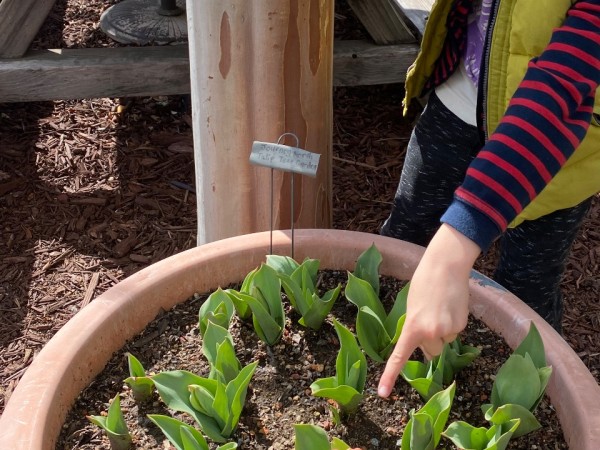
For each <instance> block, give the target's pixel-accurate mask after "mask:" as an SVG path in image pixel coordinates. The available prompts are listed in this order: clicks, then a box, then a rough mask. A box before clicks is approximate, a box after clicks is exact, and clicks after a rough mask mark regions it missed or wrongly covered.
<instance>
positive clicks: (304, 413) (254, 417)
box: [56, 271, 568, 450]
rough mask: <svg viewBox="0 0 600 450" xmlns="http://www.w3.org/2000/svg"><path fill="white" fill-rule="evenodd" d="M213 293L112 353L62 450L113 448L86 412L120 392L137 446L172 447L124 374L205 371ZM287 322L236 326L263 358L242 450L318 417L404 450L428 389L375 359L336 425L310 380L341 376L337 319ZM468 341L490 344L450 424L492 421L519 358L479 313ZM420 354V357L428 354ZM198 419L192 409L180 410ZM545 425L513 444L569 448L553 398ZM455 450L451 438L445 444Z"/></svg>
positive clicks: (279, 439)
mask: <svg viewBox="0 0 600 450" xmlns="http://www.w3.org/2000/svg"><path fill="white" fill-rule="evenodd" d="M346 279H347V275H346V272H338V271H323V272H321V283H320V287H321V288H322V289H323V290H327V289H331V288H333V287H335V286H336V285H337V284H338V283H339V282H341V283H342V284H345V282H346ZM402 285H403V283H401V282H399V281H397V280H395V279H391V278H387V277H382V285H381V298H382V300H383V301H384V304H386V303H387V305H386V306H388V307H391V303H392V302H393V301H394V299H395V297H396V294H397V292H398V291H399V290H400V288H401V287H402ZM207 296H208V294H203V295H196V296H195V297H194V298H192V299H190V300H188V301H187V302H184V303H182V304H180V305H177V306H176V307H175V308H173V309H172V310H171V311H168V312H165V313H164V314H162V315H161V316H160V317H158V318H157V319H156V320H155V321H154V322H152V323H151V324H149V325H148V327H147V328H146V329H145V330H144V332H143V333H141V334H140V335H139V336H138V337H137V338H135V339H133V340H132V341H130V342H129V343H128V344H127V345H126V346H125V347H124V348H123V349H122V350H121V351H120V352H118V353H116V354H115V355H113V357H112V359H111V360H110V361H109V363H108V364H107V366H106V368H105V370H104V371H103V372H102V373H101V374H100V375H98V376H97V377H96V378H95V379H94V381H93V382H92V383H91V384H90V385H89V386H88V387H87V388H86V389H85V390H84V391H83V392H82V394H81V395H80V396H79V398H78V399H77V401H76V403H75V405H74V407H73V408H72V410H71V411H70V413H69V414H68V417H67V420H66V422H65V424H64V426H63V430H62V433H61V436H60V438H59V441H58V444H57V446H56V448H57V449H82V450H90V449H109V448H110V446H109V443H108V439H107V438H106V437H105V436H104V434H103V432H102V431H101V430H100V429H99V428H97V427H96V426H94V425H92V424H91V423H89V422H88V421H87V420H86V418H85V416H86V415H90V414H93V415H98V414H101V413H103V412H106V411H107V409H108V402H109V400H110V399H112V398H113V397H114V396H115V395H116V394H117V393H121V406H122V409H123V411H124V414H125V417H126V421H127V423H128V426H129V429H130V431H131V433H132V435H133V441H134V448H136V449H169V448H172V447H169V445H168V441H167V440H166V438H165V437H164V436H163V435H162V433H161V432H160V430H158V428H157V427H156V426H155V425H154V424H153V423H151V422H150V420H149V419H147V417H146V414H156V413H158V414H170V413H169V411H167V409H166V408H165V406H164V405H163V404H162V402H161V401H160V399H159V397H158V396H157V395H155V396H154V397H153V398H152V399H151V400H150V401H149V402H147V403H145V404H136V403H135V401H134V400H133V396H132V394H131V392H130V391H129V388H128V386H127V385H125V384H124V383H123V380H124V379H125V378H126V377H127V376H128V373H127V359H126V352H131V353H132V354H134V355H135V356H136V357H137V358H138V359H139V360H140V361H141V362H142V364H144V367H145V368H146V370H147V371H148V372H154V373H157V372H161V371H164V370H176V369H184V370H189V371H191V372H194V373H196V374H199V375H202V376H205V375H207V374H208V369H209V368H208V363H207V362H206V359H205V357H204V355H203V354H202V351H201V346H202V342H201V339H200V336H199V334H198V329H197V320H198V310H199V308H200V305H201V304H202V302H203V301H204V300H205V299H206V298H207ZM356 312H357V311H356V307H355V306H354V305H353V304H351V303H349V302H348V301H347V300H346V299H345V298H344V297H343V296H340V298H339V299H338V300H337V303H336V305H335V306H334V308H333V310H332V313H331V314H332V316H334V317H336V318H337V319H338V320H339V321H340V322H342V323H343V324H344V325H346V326H347V327H348V328H350V329H351V330H354V321H355V319H356ZM286 313H287V324H286V329H285V331H284V334H283V337H282V340H281V341H280V343H278V344H277V345H275V346H273V347H268V346H266V345H265V344H264V343H263V342H261V341H260V340H259V339H258V337H257V335H256V333H255V332H254V330H253V328H252V325H251V324H248V323H244V322H242V321H240V320H238V319H237V317H236V318H234V320H233V323H232V325H231V327H230V331H231V334H232V336H233V337H234V341H235V348H236V352H237V354H238V358H239V359H240V361H241V363H242V365H246V364H248V363H250V362H253V361H259V366H258V368H257V370H256V372H255V374H254V377H253V378H252V381H251V382H250V389H249V391H248V396H247V400H246V406H245V409H244V412H243V414H242V417H241V419H240V423H239V425H238V428H237V430H236V431H235V432H234V435H233V436H232V440H235V441H237V442H238V444H239V448H241V449H256V450H278V449H280V450H283V449H293V448H294V431H293V424H295V423H313V424H317V425H320V426H321V427H323V428H325V429H326V430H327V431H328V434H329V436H330V437H331V436H337V437H339V438H341V439H343V440H344V441H345V442H347V443H348V444H349V445H350V446H354V447H362V448H365V449H376V450H379V449H381V450H387V449H396V448H398V441H399V439H400V438H401V436H402V432H403V429H404V426H405V424H406V422H407V421H408V418H409V415H408V413H409V411H410V410H411V409H419V408H420V407H421V406H422V405H423V401H422V399H421V398H420V397H419V395H418V394H417V393H416V392H415V391H414V390H413V389H412V388H411V387H410V386H409V385H408V384H407V383H406V382H405V381H404V380H399V381H398V383H397V384H396V389H395V391H394V392H393V394H392V396H391V399H389V400H384V399H381V398H379V397H378V396H377V381H378V380H379V377H380V375H381V372H382V370H383V365H382V364H377V363H374V362H372V361H370V360H368V361H369V372H368V379H367V385H366V387H365V397H364V399H363V402H362V404H361V406H360V408H359V410H358V412H357V413H356V415H354V416H353V417H350V418H348V419H346V420H345V421H344V422H343V423H342V424H339V425H336V424H335V423H334V422H333V420H332V417H331V416H330V413H329V408H328V404H327V401H326V400H325V399H322V398H316V397H313V396H312V395H311V391H310V387H309V386H310V384H311V383H312V382H314V381H315V380H316V379H318V378H323V377H326V376H332V375H333V374H334V373H335V359H336V356H337V351H338V349H339V343H338V340H337V335H336V333H335V330H334V328H333V326H332V323H331V321H330V320H328V321H327V322H326V323H325V324H324V325H323V327H322V328H321V329H320V330H319V331H313V330H310V329H307V328H305V327H302V326H300V325H298V319H299V317H298V316H297V314H295V313H294V312H293V311H291V310H290V309H289V308H288V309H287V311H286ZM462 341H463V343H465V344H468V345H474V346H477V347H479V348H480V349H481V355H480V356H479V357H478V358H477V359H476V360H475V361H474V362H473V364H472V365H471V366H469V367H468V368H466V369H464V370H463V371H461V372H460V373H459V374H458V376H457V378H456V381H457V391H456V396H455V399H454V404H453V406H452V410H451V411H452V412H451V415H450V418H449V421H448V423H450V422H452V421H455V420H465V421H467V422H469V423H471V424H473V425H477V426H485V425H486V423H485V420H484V419H483V415H482V413H481V410H480V405H481V404H483V403H488V402H489V399H488V396H489V395H490V393H491V389H492V384H493V376H494V374H495V373H496V372H497V371H498V369H499V367H500V366H501V365H502V364H503V363H504V361H505V360H506V358H508V356H509V355H510V352H511V350H510V348H509V347H508V346H507V345H506V343H505V342H504V341H503V339H502V338H500V337H499V336H498V335H496V334H495V333H493V332H491V331H490V330H489V329H488V328H487V327H486V326H485V324H483V323H482V322H480V321H478V320H476V319H474V318H471V319H470V320H469V324H468V326H467V329H466V330H465V332H464V334H463V335H462ZM421 357H422V356H421V355H417V354H415V355H414V358H421ZM175 416H177V417H179V418H180V419H182V420H186V421H187V422H189V423H190V424H191V423H192V421H191V420H189V419H187V418H186V417H185V416H184V415H178V414H175ZM536 417H537V418H538V420H539V421H540V423H541V424H542V428H541V429H540V430H537V431H535V432H533V433H530V434H528V435H526V436H523V437H520V438H517V439H515V440H513V441H511V443H510V446H509V448H512V449H566V448H568V446H567V445H566V443H565V440H564V437H563V435H562V431H561V428H560V423H559V422H558V419H557V416H556V413H555V410H554V408H553V407H552V405H551V404H550V402H549V399H548V398H547V397H545V398H544V400H543V401H542V402H541V404H540V406H539V407H538V409H537V411H536ZM444 446H445V448H452V445H451V443H450V441H448V440H445V439H443V440H442V442H441V443H440V448H443V447H444Z"/></svg>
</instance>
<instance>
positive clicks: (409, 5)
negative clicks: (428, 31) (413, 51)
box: [389, 0, 435, 39]
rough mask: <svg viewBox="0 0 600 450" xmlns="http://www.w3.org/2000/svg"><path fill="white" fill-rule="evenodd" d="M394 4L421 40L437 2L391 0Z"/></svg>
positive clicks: (430, 0) (427, 0)
mask: <svg viewBox="0 0 600 450" xmlns="http://www.w3.org/2000/svg"><path fill="white" fill-rule="evenodd" d="M389 1H390V2H393V3H394V4H395V5H396V6H397V7H398V10H399V11H400V13H401V15H402V16H403V17H404V19H405V20H404V23H406V24H407V25H409V27H410V28H411V29H412V30H413V31H414V34H415V36H417V37H418V38H419V39H421V37H422V36H423V31H424V30H425V23H426V22H427V17H429V11H431V7H432V6H433V3H434V1H435V0H389Z"/></svg>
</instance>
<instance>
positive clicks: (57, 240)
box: [0, 0, 600, 412]
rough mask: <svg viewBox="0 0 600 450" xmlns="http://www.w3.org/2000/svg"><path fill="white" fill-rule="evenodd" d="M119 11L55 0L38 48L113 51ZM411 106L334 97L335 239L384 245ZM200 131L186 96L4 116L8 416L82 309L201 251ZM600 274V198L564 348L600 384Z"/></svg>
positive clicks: (398, 91)
mask: <svg viewBox="0 0 600 450" xmlns="http://www.w3.org/2000/svg"><path fill="white" fill-rule="evenodd" d="M113 3H115V2H114V1H99V0H95V1H85V2H84V1H82V0H68V1H67V0H59V1H57V2H56V5H55V8H54V9H53V11H52V13H51V15H50V16H49V19H48V20H47V21H46V24H45V25H44V28H43V29H42V30H41V31H40V34H39V36H38V38H36V41H35V45H34V46H36V47H38V48H53V47H85V46H90V47H92V46H107V45H116V44H114V43H112V42H110V41H109V39H108V38H106V37H105V36H104V35H103V33H102V32H101V30H99V27H98V19H99V15H100V13H101V12H102V11H103V10H104V9H106V7H108V6H110V5H111V4H113ZM336 7H337V5H336ZM336 20H337V22H336V33H338V35H339V33H341V32H340V31H338V29H337V25H338V24H343V23H344V22H346V23H347V24H351V25H355V24H356V22H355V20H354V19H353V18H352V17H351V15H350V13H349V12H348V11H347V10H341V11H340V10H337V9H336ZM340 26H341V25H340ZM346 30H348V28H346ZM347 33H348V34H349V35H351V36H352V37H353V38H355V37H354V36H355V35H356V33H357V31H356V29H355V28H353V29H352V30H350V31H348V32H347ZM401 98H402V86H401V85H390V86H371V87H368V86H362V87H354V88H336V89H335V92H334V109H335V113H334V114H335V116H334V122H335V123H334V160H333V163H334V164H333V166H334V167H333V174H334V223H333V226H334V227H335V228H342V229H350V230H360V231H366V232H373V233H376V232H377V230H378V227H379V226H380V224H381V223H382V221H383V220H384V219H385V217H386V215H387V213H388V211H389V207H390V204H389V202H390V200H391V199H392V198H393V194H394V191H395V189H396V184H397V181H398V177H399V174H400V170H401V167H402V158H403V154H404V151H405V148H406V143H407V141H408V138H409V134H410V130H411V128H412V122H413V120H414V117H408V118H402V117H401V108H400V101H401ZM190 122H191V121H190V111H189V99H188V98H186V97H156V98H138V99H134V100H131V101H124V102H123V101H121V102H120V101H119V100H118V99H86V100H80V101H56V102H37V103H22V104H21V103H14V104H2V105H0V217H1V224H0V227H1V228H0V230H1V231H0V412H2V411H3V410H4V406H5V404H6V402H7V401H8V399H9V398H10V395H11V393H12V392H13V390H14V388H15V386H16V385H17V383H18V381H19V379H20V378H21V376H22V375H23V373H24V371H25V370H26V369H27V367H28V366H29V364H30V363H31V361H32V360H33V358H35V355H36V354H37V353H38V352H39V351H40V349H41V348H42V347H43V346H44V344H45V343H46V342H47V341H48V340H49V339H50V338H51V337H52V336H53V335H54V333H56V331H57V330H58V329H59V328H60V327H61V326H62V325H64V324H65V323H66V322H67V321H68V320H69V319H70V318H71V317H72V316H73V315H74V314H75V313H77V311H79V310H80V309H81V308H82V307H84V306H85V305H86V304H88V303H89V302H90V301H93V299H94V298H96V297H97V296H98V295H100V294H101V293H103V292H104V291H106V290H107V289H108V288H110V287H111V286H113V285H114V284H116V283H117V282H119V281H120V280H122V279H124V278H125V277H127V276H128V275H131V274H132V273H134V272H136V271H138V270H140V269H142V268H144V267H146V266H148V265H149V264H152V263H153V262H156V261H158V260H160V259H163V258H165V257H167V256H170V255H173V254H175V253H177V252H180V251H183V250H185V249H188V248H191V247H193V246H194V245H195V234H196V203H195V202H196V199H195V195H194V194H193V184H194V167H193V147H192V134H191V126H190ZM599 262H600V198H598V197H596V198H595V201H594V204H593V208H592V210H591V211H590V214H589V216H588V218H587V220H586V222H585V225H584V227H583V230H582V232H581V235H580V237H579V238H578V240H577V241H576V243H575V246H574V249H573V252H572V255H571V257H570V259H569V263H568V266H567V270H566V275H565V280H564V283H563V289H564V294H565V303H566V305H565V311H566V312H565V321H564V334H565V338H566V340H567V341H568V342H569V344H571V345H572V347H573V348H574V349H575V351H576V352H577V353H578V354H579V356H580V357H581V359H582V360H583V361H584V363H585V364H586V365H587V366H588V367H589V369H590V371H591V372H592V373H593V374H594V376H595V377H596V378H597V379H598V380H599V381H600V302H599V300H600V278H599V276H598V274H599V268H598V264H599ZM493 263H494V258H493V254H490V256H488V257H487V258H485V259H482V261H480V262H479V263H478V268H479V269H480V270H481V271H482V272H484V273H490V271H491V267H492V266H493Z"/></svg>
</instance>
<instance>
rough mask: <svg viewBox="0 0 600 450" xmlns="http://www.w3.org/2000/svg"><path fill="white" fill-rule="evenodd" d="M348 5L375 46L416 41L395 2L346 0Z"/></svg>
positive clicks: (410, 27) (386, 0) (389, 0)
mask: <svg viewBox="0 0 600 450" xmlns="http://www.w3.org/2000/svg"><path fill="white" fill-rule="evenodd" d="M348 5H349V6H350V8H352V11H353V12H354V14H355V15H356V17H357V18H358V20H360V21H361V23H362V24H363V26H364V27H365V28H366V30H367V32H368V33H369V35H370V36H371V38H372V39H373V41H374V42H375V43H376V44H380V45H388V44H401V43H409V42H415V41H416V39H415V36H414V35H413V33H412V30H413V29H414V27H412V26H411V25H410V24H407V23H406V20H405V19H406V18H405V16H404V15H403V14H402V12H401V10H400V8H399V6H398V3H397V1H396V0H348Z"/></svg>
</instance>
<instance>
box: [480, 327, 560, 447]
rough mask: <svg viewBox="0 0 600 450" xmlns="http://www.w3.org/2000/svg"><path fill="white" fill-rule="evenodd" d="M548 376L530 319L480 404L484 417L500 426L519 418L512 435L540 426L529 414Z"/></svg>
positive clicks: (541, 348)
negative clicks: (486, 398) (485, 401)
mask: <svg viewBox="0 0 600 450" xmlns="http://www.w3.org/2000/svg"><path fill="white" fill-rule="evenodd" d="M550 375H552V367H550V366H548V365H546V353H545V350H544V343H543V341H542V338H541V336H540V333H539V331H538V329H537V327H536V326H535V324H534V323H533V322H531V325H530V326H529V332H528V333H527V336H526V337H525V339H523V341H521V343H520V344H519V346H518V347H517V348H516V349H515V350H514V352H513V353H512V354H511V355H510V357H509V358H508V359H507V360H506V362H505V363H504V364H503V365H502V367H500V369H499V370H498V373H497V374H496V379H495V380H494V385H493V386H492V395H491V400H492V403H491V404H486V405H483V406H482V407H481V409H482V411H483V413H484V415H485V418H486V420H488V421H490V422H491V423H492V424H494V425H501V424H504V423H506V422H508V421H510V420H513V419H520V423H519V426H518V428H517V429H516V430H515V432H514V436H515V437H519V436H523V435H524V434H527V433H529V432H531V431H534V430H536V429H538V428H540V426H541V425H540V423H539V422H538V420H537V419H536V418H535V416H534V415H533V413H534V411H535V410H536V408H537V407H538V405H539V403H540V401H541V400H542V397H543V396H544V392H545V391H546V386H547V385H548V381H549V379H550Z"/></svg>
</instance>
